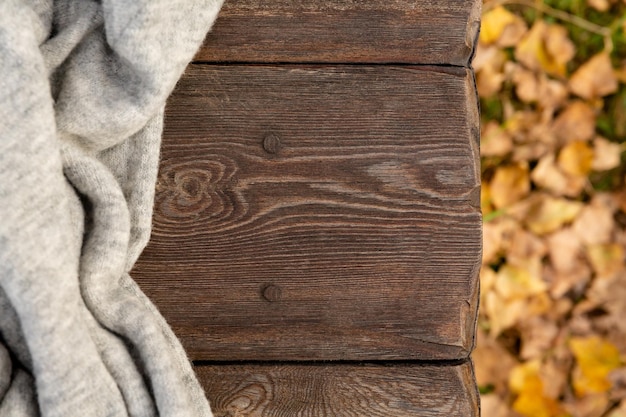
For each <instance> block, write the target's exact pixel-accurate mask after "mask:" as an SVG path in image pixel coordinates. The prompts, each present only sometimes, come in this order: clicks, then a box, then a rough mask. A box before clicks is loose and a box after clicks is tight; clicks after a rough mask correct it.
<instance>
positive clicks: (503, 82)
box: [473, 0, 626, 417]
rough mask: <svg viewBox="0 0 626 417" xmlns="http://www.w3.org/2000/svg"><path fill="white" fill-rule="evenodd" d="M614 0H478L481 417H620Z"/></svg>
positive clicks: (624, 51) (623, 359) (619, 129)
mask: <svg viewBox="0 0 626 417" xmlns="http://www.w3.org/2000/svg"><path fill="white" fill-rule="evenodd" d="M625 16H626V0H545V1H543V2H542V1H534V0H517V1H497V0H491V1H486V2H485V4H484V6H483V21H482V29H481V34H480V40H479V46H478V50H477V54H476V57H475V60H474V63H473V65H474V68H475V70H476V81H477V88H478V93H479V96H480V99H481V108H482V139H481V157H482V195H481V205H482V210H483V215H484V254H483V265H482V270H481V313H480V318H479V323H478V344H477V348H476V351H475V354H474V361H475V367H476V377H477V380H478V384H479V388H480V390H481V400H482V413H483V416H485V417H513V416H528V417H561V416H571V417H626V268H625V257H626V186H625V181H626V154H625V152H624V151H625V150H626V145H625V142H626V17H625Z"/></svg>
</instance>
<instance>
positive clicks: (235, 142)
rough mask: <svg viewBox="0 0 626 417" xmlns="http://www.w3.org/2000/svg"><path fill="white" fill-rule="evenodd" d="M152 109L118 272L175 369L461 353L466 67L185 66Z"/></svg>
mask: <svg viewBox="0 0 626 417" xmlns="http://www.w3.org/2000/svg"><path fill="white" fill-rule="evenodd" d="M166 114H167V116H166V128H165V135H164V143H163V150H162V164H161V170H160V174H159V180H158V184H157V198H156V208H155V215H154V230H153V236H152V240H151V242H150V244H149V246H148V248H147V249H146V251H145V252H144V254H143V255H142V257H141V259H140V260H139V262H138V264H137V266H136V268H135V270H134V272H133V276H134V277H135V278H136V280H137V281H138V282H139V284H140V285H141V287H142V288H143V289H144V291H145V292H146V293H147V294H148V295H149V296H150V297H151V298H152V299H153V300H154V301H155V302H156V304H157V305H158V307H159V308H160V309H161V311H162V312H163V314H164V315H165V317H166V318H167V319H168V321H169V322H170V324H171V325H172V326H173V328H174V330H175V331H176V333H177V334H178V335H179V337H181V339H182V342H183V345H184V346H185V347H186V349H187V351H188V352H189V353H190V355H191V357H192V358H193V359H196V360H198V359H210V360H217V359H223V360H242V359H253V360H273V359H275V360H310V359H311V360H312V359H328V360H340V359H346V360H363V359H458V358H465V357H467V356H468V355H469V352H470V351H471V349H472V346H473V338H474V326H475V319H476V309H477V275H478V268H479V265H480V252H481V248H480V246H481V245H480V241H481V217H480V213H479V210H478V207H479V194H480V192H479V184H480V180H479V170H478V115H477V105H476V95H475V90H474V83H473V77H472V74H471V72H470V71H469V70H467V69H464V68H456V69H454V68H452V69H446V68H440V67H388V66H384V67H383V66H378V67H368V66H335V67H328V66H310V67H304V66H292V67H290V66H285V65H282V66H237V65H226V66H213V65H210V66H207V65H192V66H191V67H190V68H189V70H188V72H187V74H186V75H185V77H183V79H182V80H181V81H180V83H179V85H178V87H177V90H176V91H175V93H174V94H173V96H172V97H171V99H170V101H169V104H168V108H167V113H166Z"/></svg>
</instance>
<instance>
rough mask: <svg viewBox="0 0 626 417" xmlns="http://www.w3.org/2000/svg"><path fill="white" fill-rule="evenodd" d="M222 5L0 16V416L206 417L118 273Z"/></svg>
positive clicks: (30, 0) (66, 5)
mask: <svg viewBox="0 0 626 417" xmlns="http://www.w3.org/2000/svg"><path fill="white" fill-rule="evenodd" d="M220 6H221V0H197V1H190V0H99V1H90V0H59V1H56V0H55V1H53V0H0V416H2V417H4V416H10V417H21V416H27V417H31V416H46V417H57V416H58V417H68V416H87V417H92V416H98V417H100V416H108V417H112V416H133V417H135V416H136V417H139V416H146V417H147V416H172V417H174V416H175V417H184V416H190V417H191V416H194V417H195V416H210V415H211V412H210V410H209V406H208V403H207V401H206V399H205V397H204V393H203V392H202V389H201V388H200V386H199V384H198V383H197V381H196V379H195V376H194V374H193V371H192V369H191V366H190V364H189V362H188V360H187V357H186V355H185V352H184V351H183V349H182V347H181V346H180V344H179V342H178V341H177V340H176V338H175V336H174V335H173V333H172V332H171V330H170V329H169V327H168V326H167V324H166V323H165V321H164V320H163V318H162V317H161V316H160V315H159V313H158V312H157V310H156V308H155V307H154V306H153V305H152V304H151V303H150V301H149V300H148V299H147V298H146V297H145V296H144V295H143V293H142V292H141V291H140V290H139V288H138V287H137V285H136V284H135V283H134V281H133V280H132V279H131V278H130V277H129V275H128V272H129V270H130V269H131V268H132V266H133V264H134V262H135V261H136V259H137V257H138V256H139V254H140V252H141V251H142V249H143V248H144V246H145V245H146V243H147V240H148V237H149V234H150V220H151V219H150V218H151V215H152V202H153V197H154V185H155V181H156V173H157V164H158V149H159V144H160V136H161V130H162V119H163V107H164V104H165V100H166V98H167V96H168V95H169V93H170V92H171V91H172V89H173V87H174V85H175V83H176V81H177V80H178V78H179V77H180V75H181V74H182V72H183V70H184V68H185V66H186V64H187V63H188V62H189V60H191V58H192V57H193V54H194V53H195V51H196V50H197V48H198V47H199V46H200V44H201V42H202V40H203V38H204V36H205V34H206V32H207V31H208V29H209V27H210V25H211V24H212V22H213V20H214V19H215V17H216V15H217V12H218V10H219V7H220Z"/></svg>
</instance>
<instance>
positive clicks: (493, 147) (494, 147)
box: [480, 120, 513, 156]
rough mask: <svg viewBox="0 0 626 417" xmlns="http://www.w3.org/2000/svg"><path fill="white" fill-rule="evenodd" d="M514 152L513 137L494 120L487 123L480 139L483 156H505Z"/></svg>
mask: <svg viewBox="0 0 626 417" xmlns="http://www.w3.org/2000/svg"><path fill="white" fill-rule="evenodd" d="M512 150H513V139H512V138H511V135H510V134H509V133H508V132H507V131H505V130H504V129H502V128H501V127H500V125H498V123H497V122H494V121H493V120H491V121H489V122H487V124H486V125H485V127H484V129H483V134H482V135H481V138H480V154H481V155H482V156H504V155H506V154H508V153H509V152H511V151H512Z"/></svg>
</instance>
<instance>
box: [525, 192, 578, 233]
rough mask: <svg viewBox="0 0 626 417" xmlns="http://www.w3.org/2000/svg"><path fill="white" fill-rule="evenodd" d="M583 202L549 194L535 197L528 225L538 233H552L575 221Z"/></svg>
mask: <svg viewBox="0 0 626 417" xmlns="http://www.w3.org/2000/svg"><path fill="white" fill-rule="evenodd" d="M582 206H583V204H582V203H580V202H578V201H570V200H566V199H564V198H555V197H552V196H548V195H539V196H537V197H535V199H534V200H533V202H532V204H531V206H530V207H529V210H528V212H527V216H526V219H525V220H526V225H527V226H528V228H529V229H530V230H531V231H532V232H534V233H536V234H537V235H545V234H548V233H552V232H554V231H556V230H557V229H559V228H561V227H562V226H563V225H565V224H567V223H569V222H571V221H573V220H574V219H575V218H576V216H578V213H580V210H581V209H582Z"/></svg>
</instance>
